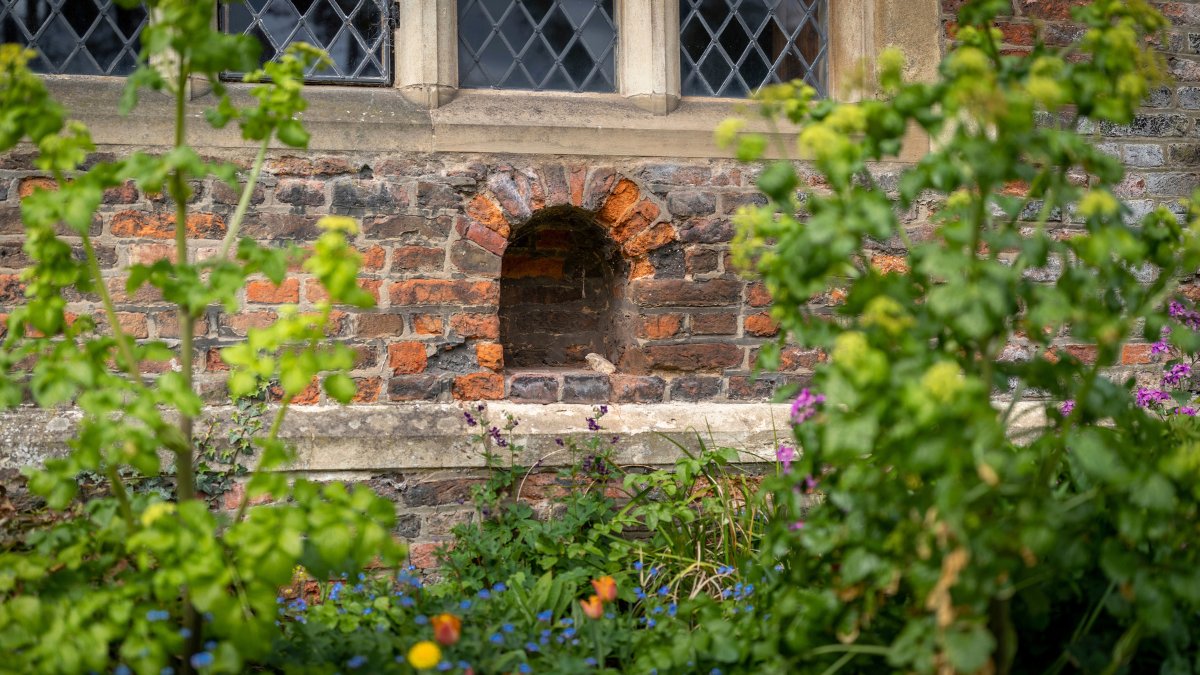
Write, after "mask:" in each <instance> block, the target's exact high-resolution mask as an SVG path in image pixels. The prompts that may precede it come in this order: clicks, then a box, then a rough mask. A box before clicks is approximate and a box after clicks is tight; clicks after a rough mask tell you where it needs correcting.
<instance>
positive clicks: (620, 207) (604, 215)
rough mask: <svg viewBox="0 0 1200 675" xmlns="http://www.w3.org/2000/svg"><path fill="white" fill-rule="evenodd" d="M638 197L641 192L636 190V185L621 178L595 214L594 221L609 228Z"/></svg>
mask: <svg viewBox="0 0 1200 675" xmlns="http://www.w3.org/2000/svg"><path fill="white" fill-rule="evenodd" d="M640 197H641V191H640V190H638V187H637V184H636V183H634V182H633V181H631V180H629V179H628V178H622V179H621V180H620V181H618V182H617V184H616V186H614V187H613V189H612V192H611V193H609V195H608V198H607V199H605V200H604V204H603V205H602V206H601V207H600V210H599V211H597V212H596V220H597V221H598V222H599V223H600V224H602V225H604V226H611V225H612V224H614V223H616V222H618V221H620V220H621V217H622V216H624V215H625V212H626V211H628V210H629V209H630V208H631V207H632V206H633V205H634V204H635V203H637V201H638V199H639V198H640Z"/></svg>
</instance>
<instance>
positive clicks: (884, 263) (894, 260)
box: [871, 255, 908, 274]
mask: <svg viewBox="0 0 1200 675" xmlns="http://www.w3.org/2000/svg"><path fill="white" fill-rule="evenodd" d="M871 266H872V267H874V268H875V269H877V270H879V272H880V273H882V274H891V273H892V272H895V273H897V274H908V259H907V258H905V257H904V256H900V255H874V256H872V257H871Z"/></svg>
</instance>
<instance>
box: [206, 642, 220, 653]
mask: <svg viewBox="0 0 1200 675" xmlns="http://www.w3.org/2000/svg"><path fill="white" fill-rule="evenodd" d="M204 648H205V649H207V650H208V651H210V652H211V651H212V650H214V649H216V648H217V641H216V640H209V641H208V642H205V643H204Z"/></svg>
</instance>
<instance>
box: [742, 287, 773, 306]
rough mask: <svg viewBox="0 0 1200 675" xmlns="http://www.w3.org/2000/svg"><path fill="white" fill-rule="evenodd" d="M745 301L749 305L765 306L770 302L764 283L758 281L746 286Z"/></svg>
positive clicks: (769, 295)
mask: <svg viewBox="0 0 1200 675" xmlns="http://www.w3.org/2000/svg"><path fill="white" fill-rule="evenodd" d="M746 303H747V304H748V305H750V306H751V307H766V306H767V305H769V304H771V294H770V293H768V292H767V287H766V285H765V284H763V283H761V282H758V283H753V284H750V285H748V286H746Z"/></svg>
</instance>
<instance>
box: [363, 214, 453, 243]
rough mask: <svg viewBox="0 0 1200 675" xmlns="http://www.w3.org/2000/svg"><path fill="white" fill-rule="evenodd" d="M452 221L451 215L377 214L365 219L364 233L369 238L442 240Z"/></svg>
mask: <svg viewBox="0 0 1200 675" xmlns="http://www.w3.org/2000/svg"><path fill="white" fill-rule="evenodd" d="M452 223H453V219H451V218H450V217H449V216H439V217H437V218H426V217H425V216H414V215H388V216H375V217H372V218H364V219H363V234H364V235H365V236H366V237H367V238H369V239H403V240H430V241H440V240H442V239H445V238H446V236H447V235H448V234H449V233H450V227H451V225H452Z"/></svg>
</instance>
